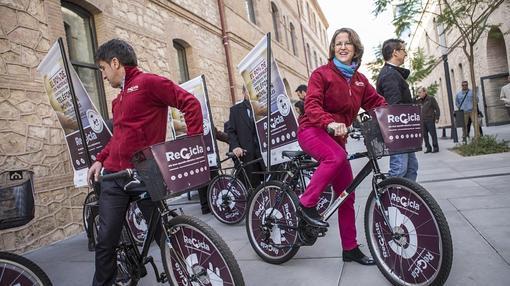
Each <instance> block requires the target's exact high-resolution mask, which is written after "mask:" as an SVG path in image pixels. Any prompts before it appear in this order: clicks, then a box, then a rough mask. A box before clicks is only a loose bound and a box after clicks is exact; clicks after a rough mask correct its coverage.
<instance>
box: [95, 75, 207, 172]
mask: <svg viewBox="0 0 510 286" xmlns="http://www.w3.org/2000/svg"><path fill="white" fill-rule="evenodd" d="M125 69H126V76H125V80H124V88H123V89H122V91H121V92H120V93H119V95H117V98H115V99H114V100H113V102H112V112H113V128H114V130H115V132H114V134H113V136H112V138H111V139H110V142H109V143H108V144H107V145H106V147H105V148H104V149H103V150H102V151H101V152H100V153H99V154H98V155H97V158H96V161H99V162H102V163H103V167H104V168H105V169H107V170H109V171H114V172H116V171H120V170H123V169H126V168H133V164H132V163H131V158H132V156H133V154H134V153H135V152H136V151H139V150H141V149H143V148H145V147H148V146H151V145H154V144H156V143H161V142H163V141H165V135H166V126H167V118H168V107H169V106H171V107H175V108H177V109H179V110H180V111H182V112H183V113H184V120H185V121H186V126H187V128H188V135H194V134H200V133H202V132H203V125H202V124H203V119H202V111H201V108H200V102H199V101H198V100H197V99H196V97H195V96H193V95H192V94H190V93H189V92H187V91H185V90H184V89H182V88H181V87H179V86H178V85H176V84H174V83H173V82H172V81H170V80H169V79H166V78H164V77H162V76H158V75H155V74H150V73H143V72H142V71H140V70H139V69H138V68H136V67H125Z"/></svg>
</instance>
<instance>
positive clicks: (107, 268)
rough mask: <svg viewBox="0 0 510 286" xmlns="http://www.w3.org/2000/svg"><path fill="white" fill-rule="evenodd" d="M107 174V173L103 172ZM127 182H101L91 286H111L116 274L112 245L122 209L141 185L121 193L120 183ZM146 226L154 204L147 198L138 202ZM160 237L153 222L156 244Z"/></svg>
mask: <svg viewBox="0 0 510 286" xmlns="http://www.w3.org/2000/svg"><path fill="white" fill-rule="evenodd" d="M105 173H108V172H105ZM128 182H129V180H127V179H117V180H111V181H103V182H102V183H101V194H100V196H99V231H98V243H97V244H96V272H95V274H94V281H93V282H92V285H94V286H96V285H97V286H99V285H108V286H110V285H113V283H114V282H115V277H116V274H117V256H116V253H115V248H116V247H117V245H118V244H119V239H120V234H121V230H122V227H123V226H124V219H125V217H126V210H127V208H128V206H129V203H130V202H131V201H132V200H134V199H136V198H137V197H138V195H139V194H140V191H143V190H144V188H143V187H141V188H138V189H137V190H136V191H137V192H134V191H132V192H129V193H127V192H125V191H124V190H123V188H124V186H125V185H126V184H127V183H128ZM138 207H139V208H140V210H141V211H142V213H143V215H144V217H145V220H146V221H147V225H149V224H150V222H149V220H150V215H151V213H152V210H153V209H154V208H155V204H154V203H153V202H152V201H150V200H143V201H140V202H139V203H138ZM160 237H161V224H159V223H158V224H157V229H156V235H155V239H156V241H157V242H158V243H159V239H160Z"/></svg>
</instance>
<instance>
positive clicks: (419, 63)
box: [407, 48, 435, 85]
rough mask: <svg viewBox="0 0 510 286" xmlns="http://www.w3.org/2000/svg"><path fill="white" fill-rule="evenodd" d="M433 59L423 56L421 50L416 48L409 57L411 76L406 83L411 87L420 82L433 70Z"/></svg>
mask: <svg viewBox="0 0 510 286" xmlns="http://www.w3.org/2000/svg"><path fill="white" fill-rule="evenodd" d="M434 65H435V59H434V57H431V56H425V53H424V52H423V49H422V48H418V50H417V51H416V52H414V53H413V55H412V56H411V74H410V75H409V77H408V78H407V81H408V82H409V83H411V84H412V85H414V84H416V83H418V82H420V81H422V80H423V79H424V78H426V77H427V76H428V75H429V74H430V73H431V72H432V70H433V69H434Z"/></svg>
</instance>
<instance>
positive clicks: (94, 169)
mask: <svg viewBox="0 0 510 286" xmlns="http://www.w3.org/2000/svg"><path fill="white" fill-rule="evenodd" d="M102 168H103V163H101V162H99V161H96V162H94V164H92V166H90V168H89V171H88V173H87V179H88V183H89V185H90V186H91V187H92V186H93V185H94V182H97V180H98V179H99V173H100V172H101V169H102Z"/></svg>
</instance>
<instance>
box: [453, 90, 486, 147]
mask: <svg viewBox="0 0 510 286" xmlns="http://www.w3.org/2000/svg"><path fill="white" fill-rule="evenodd" d="M461 86H462V89H461V90H460V91H459V92H457V94H456V95H455V106H456V107H457V110H462V111H464V126H462V141H463V142H467V138H468V137H469V131H470V129H471V123H472V122H473V121H474V120H478V116H479V114H481V112H478V114H477V116H476V118H474V119H473V117H474V116H473V114H472V113H473V112H472V110H473V92H472V91H471V89H469V85H468V82H467V80H465V81H463V82H462V84H461ZM478 126H479V131H480V135H483V132H482V126H481V125H478Z"/></svg>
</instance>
